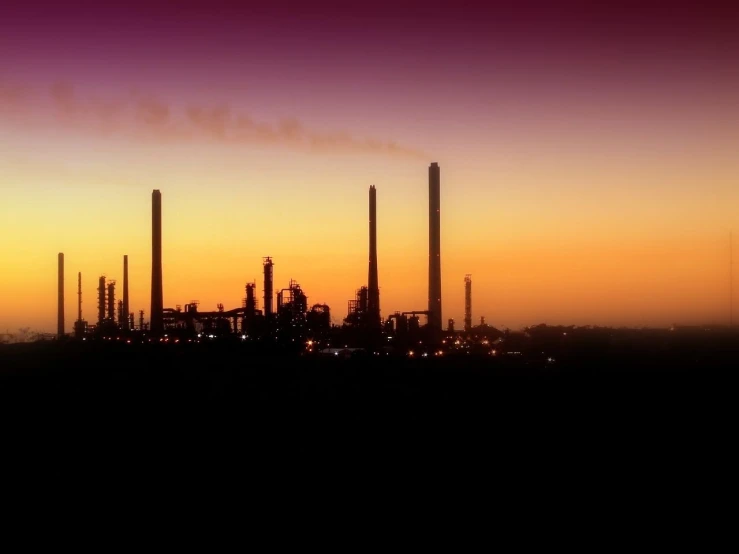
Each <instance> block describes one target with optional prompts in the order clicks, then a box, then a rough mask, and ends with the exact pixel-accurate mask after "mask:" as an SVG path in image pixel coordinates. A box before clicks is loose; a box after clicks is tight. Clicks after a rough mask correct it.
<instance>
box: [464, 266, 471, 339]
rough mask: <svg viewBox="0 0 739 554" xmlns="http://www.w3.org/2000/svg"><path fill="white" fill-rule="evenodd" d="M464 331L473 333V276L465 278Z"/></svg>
mask: <svg viewBox="0 0 739 554" xmlns="http://www.w3.org/2000/svg"><path fill="white" fill-rule="evenodd" d="M464 330H465V331H467V332H469V331H472V275H470V274H469V273H468V274H467V275H465V276H464Z"/></svg>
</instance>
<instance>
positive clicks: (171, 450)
mask: <svg viewBox="0 0 739 554" xmlns="http://www.w3.org/2000/svg"><path fill="white" fill-rule="evenodd" d="M440 180H441V179H440V168H439V166H438V164H436V163H432V164H431V165H430V167H429V197H428V199H429V261H428V304H427V306H419V307H418V309H411V310H408V311H400V312H392V313H390V314H389V315H383V312H382V302H381V296H380V283H379V280H378V264H379V259H381V257H380V252H381V249H380V245H378V241H377V188H376V187H375V186H374V185H372V186H370V187H369V198H368V200H369V229H368V230H369V241H368V242H369V244H368V246H369V263H368V273H367V284H366V285H361V286H360V287H359V288H357V289H356V293H355V297H354V298H353V299H350V300H349V301H348V309H347V312H346V315H345V316H344V317H343V322H342V324H341V325H333V324H332V320H331V313H332V312H331V308H330V307H329V306H327V305H325V304H313V305H310V304H309V302H308V294H307V292H306V291H304V290H303V289H302V287H301V286H300V284H299V283H298V282H297V281H296V280H294V279H290V280H289V282H288V284H287V286H286V287H284V288H277V287H276V286H275V284H274V266H275V260H274V259H273V258H272V257H271V256H264V257H263V258H262V265H263V281H262V283H261V290H262V296H261V298H259V285H258V284H257V283H256V282H247V283H246V284H245V288H244V292H245V296H244V298H243V302H242V305H241V306H237V307H228V308H227V307H226V306H223V305H222V304H219V305H218V307H217V310H215V311H203V310H200V309H199V308H200V307H199V305H198V303H197V302H194V301H193V302H189V303H187V304H185V305H184V306H180V305H177V306H175V307H165V306H164V303H163V292H164V287H165V286H166V281H165V280H164V279H163V274H164V272H163V267H162V252H163V249H164V248H165V247H166V246H165V245H166V240H165V237H164V236H163V234H162V202H163V201H164V198H163V195H162V193H161V191H159V190H154V191H153V193H152V250H151V251H152V265H151V267H152V274H151V305H150V313H149V318H148V321H147V319H146V317H145V316H146V314H145V312H144V310H139V311H138V317H136V313H135V312H133V311H131V307H130V305H129V292H128V291H129V272H128V262H129V260H128V256H127V255H124V256H123V292H122V298H121V299H120V300H118V301H117V300H116V298H117V297H116V285H117V281H116V280H111V279H107V278H106V277H105V276H100V277H99V278H98V285H97V314H96V320H95V321H94V322H90V321H88V320H86V319H85V318H84V317H83V313H82V295H83V279H82V277H83V276H82V275H81V274H80V273H78V274H77V314H76V315H77V317H76V321H75V322H74V328H73V331H72V332H71V333H67V332H66V329H65V312H64V305H65V303H64V300H65V299H64V282H65V256H64V253H59V255H58V287H59V288H58V313H57V315H58V328H57V334H56V335H55V336H54V338H53V340H42V341H38V342H34V343H25V344H0V377H2V378H3V380H2V385H3V386H1V387H0V405H3V406H5V407H8V406H18V409H19V410H22V413H25V414H32V416H33V417H35V418H37V419H33V417H32V418H31V419H26V420H25V421H24V423H23V425H22V426H21V427H23V428H27V429H29V431H26V430H24V431H22V432H21V433H20V434H21V435H22V436H23V438H25V437H27V436H32V437H34V440H35V441H37V443H39V444H46V443H48V444H57V442H58V441H59V440H60V437H64V440H65V441H67V442H66V443H65V445H63V447H67V448H70V446H69V441H70V440H72V438H73V439H74V440H76V441H78V442H77V443H76V444H74V446H73V447H74V448H76V449H78V451H79V452H82V451H85V450H86V449H90V448H93V449H94V450H95V451H96V454H95V455H96V456H99V454H97V452H98V451H99V450H100V448H101V447H100V444H101V441H107V442H108V443H109V444H108V445H107V447H106V448H108V449H109V450H110V451H112V452H115V454H114V455H111V456H110V462H109V463H110V464H111V466H112V467H116V468H120V471H119V473H120V474H121V475H128V476H136V479H143V480H144V481H146V480H150V479H152V476H151V474H150V472H149V471H148V469H144V470H142V469H141V467H142V466H137V463H138V462H137V460H132V459H126V458H119V457H117V456H118V452H124V451H126V449H128V451H130V452H131V453H132V456H134V457H137V459H138V458H141V459H143V457H145V458H146V459H147V460H150V459H151V457H152V454H153V453H154V454H156V455H165V456H166V457H167V459H169V460H171V461H170V462H169V463H168V464H167V466H166V471H165V473H166V474H167V475H173V476H179V477H182V479H184V480H189V479H192V476H193V475H198V476H203V475H205V476H206V477H208V478H209V479H211V478H212V476H213V475H227V476H228V478H229V479H231V478H233V476H234V475H242V474H244V464H246V463H249V464H252V465H251V466H250V467H253V464H255V463H257V464H259V467H260V468H261V469H259V470H258V471H259V472H261V473H252V474H251V475H275V474H277V475H279V476H280V478H281V479H282V478H284V476H285V475H293V474H294V472H295V467H301V468H304V467H305V465H304V464H305V463H306V461H308V460H326V459H327V457H330V458H331V462H332V463H331V464H329V465H324V466H322V468H321V470H322V471H324V472H326V471H328V472H329V473H331V474H332V475H336V474H340V473H341V472H342V471H347V470H348V469H349V468H352V470H353V471H355V470H356V468H357V467H359V465H357V464H360V463H361V464H362V465H366V464H369V466H371V467H372V468H373V469H372V471H373V472H374V471H375V470H376V469H377V468H378V467H383V464H384V465H385V466H387V464H388V460H392V461H393V462H398V461H399V460H402V459H405V458H407V457H408V456H411V457H413V458H416V459H418V461H419V467H426V465H427V464H428V462H429V460H433V461H434V462H436V463H438V462H439V461H441V460H447V459H454V460H456V461H459V460H463V459H465V456H468V457H469V456H472V457H474V458H475V459H478V458H479V456H480V455H482V454H483V453H485V452H486V451H487V449H488V448H490V447H492V446H494V447H495V448H498V451H497V452H498V455H503V454H504V455H505V456H504V458H502V459H505V460H509V461H510V460H512V461H513V462H512V463H518V460H523V461H524V462H525V463H531V460H540V459H544V458H542V452H543V451H545V452H546V454H547V455H548V454H549V453H553V452H555V453H556V452H558V451H561V450H562V449H569V452H577V451H580V450H581V449H586V450H588V453H590V451H591V450H592V449H593V444H594V440H602V441H604V442H608V447H609V448H612V447H613V444H614V443H613V441H612V439H611V437H612V436H613V434H614V433H615V432H618V433H619V435H618V436H619V437H623V436H628V437H629V440H630V441H633V440H637V439H638V440H642V439H644V440H651V437H652V435H651V431H650V429H651V427H650V426H653V425H656V423H653V422H654V421H657V420H658V419H659V418H661V417H663V416H664V414H669V417H670V418H671V420H670V421H671V422H672V424H673V425H672V427H670V428H669V429H665V427H664V426H662V427H660V433H661V435H660V436H661V437H662V438H663V439H664V437H666V436H668V435H667V434H666V433H674V436H675V437H677V434H678V432H679V440H680V441H681V442H680V443H681V444H682V443H683V442H682V441H684V440H685V434H684V430H685V429H694V428H697V424H696V422H697V421H699V419H697V418H696V416H695V414H696V412H697V411H699V417H700V418H703V419H704V421H705V422H706V425H705V426H703V427H701V428H708V429H712V430H716V429H720V427H719V426H718V425H717V424H716V422H717V421H719V422H720V421H728V420H730V419H731V418H727V417H725V414H724V413H722V410H723V411H725V410H726V409H728V406H730V405H731V403H730V402H729V401H724V400H721V401H716V400H715V399H716V397H715V395H714V394H713V393H709V392H707V391H709V390H714V388H717V390H720V391H724V392H728V391H729V390H733V389H730V388H729V387H725V386H724V385H723V380H724V379H725V378H726V376H728V375H731V374H733V371H734V370H735V368H736V367H739V334H738V333H737V328H736V327H734V326H731V325H729V326H723V327H716V326H714V327H705V326H697V327H671V328H666V329H613V328H598V327H574V326H568V327H563V326H548V325H537V326H531V327H527V328H525V329H523V330H521V331H510V330H505V331H501V330H498V329H496V328H494V327H492V326H489V325H487V324H486V323H485V320H484V318H483V317H481V318H480V324H479V325H473V320H472V306H473V303H472V301H473V298H472V292H473V291H472V275H470V274H465V275H461V276H460V280H459V284H460V287H461V286H464V292H465V294H464V313H465V316H464V323H463V326H462V329H455V325H454V321H453V320H451V319H450V320H448V324H447V326H446V328H442V311H441V310H442V295H441V228H440V213H441V205H440V186H441V185H440ZM260 300H261V307H260ZM421 317H425V321H422V320H421ZM706 399H710V400H706ZM703 400H706V401H705V402H703V404H701V405H700V407H699V403H700V402H702V401H703ZM686 405H689V406H691V410H692V411H690V410H688V411H686V410H685V406H686ZM624 406H627V408H628V409H627V410H626V409H625V408H624ZM15 413H20V412H15ZM660 421H661V420H660ZM616 430H618V431H616ZM70 437H71V438H70ZM121 437H123V438H121ZM676 440H677V439H676ZM122 445H125V446H122ZM192 445H197V452H195V453H194V454H193V446H192ZM440 445H443V450H442V449H440ZM144 453H145V456H144ZM296 456H299V457H300V458H299V461H298V462H297V463H295V460H296ZM46 458H47V456H41V457H39V458H38V459H46ZM69 459H70V460H73V459H74V458H69ZM346 459H351V460H352V462H351V463H349V464H346V465H345V466H342V463H343V462H340V463H333V462H335V461H336V460H346ZM546 463H547V464H549V463H551V460H549V459H548V458H547V459H546ZM62 464H63V462H62ZM285 464H287V465H289V466H290V467H285ZM337 466H342V467H337ZM83 467H84V468H85V469H81V468H83ZM107 467H108V466H106V465H104V464H98V465H96V466H95V467H92V468H90V466H83V465H80V464H79V463H77V462H74V463H69V464H67V465H60V464H56V465H54V467H53V470H54V471H56V472H57V473H56V474H55V475H57V476H58V477H60V478H62V477H66V476H69V475H79V474H83V476H89V475H90V472H93V474H94V472H102V474H103V475H102V476H103V477H104V476H105V475H106V473H105V472H106V471H107ZM521 467H526V466H525V465H524V466H521ZM547 467H549V466H547ZM137 468H138V469H137ZM204 468H208V471H205V470H204ZM276 468H278V469H276ZM327 468H328V469H327ZM516 470H517V471H520V468H517V469H516ZM43 471H46V472H48V471H49V469H48V468H47V467H44V468H43ZM137 471H138V473H137ZM251 471H254V470H253V469H252V470H251ZM372 474H374V473H372ZM394 475H395V476H396V477H397V472H395V473H394ZM179 477H178V478H179ZM183 482H185V481H183ZM227 485H228V486H230V483H227Z"/></svg>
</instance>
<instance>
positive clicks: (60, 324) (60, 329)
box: [56, 252, 64, 337]
mask: <svg viewBox="0 0 739 554" xmlns="http://www.w3.org/2000/svg"><path fill="white" fill-rule="evenodd" d="M58 261H59V267H58V274H57V277H58V284H59V290H58V298H57V300H58V303H57V322H56V333H57V335H59V337H63V336H64V254H63V253H61V252H59V258H58Z"/></svg>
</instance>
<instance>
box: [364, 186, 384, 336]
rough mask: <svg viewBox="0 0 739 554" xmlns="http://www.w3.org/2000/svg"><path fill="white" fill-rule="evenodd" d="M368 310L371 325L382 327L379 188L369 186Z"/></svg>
mask: <svg viewBox="0 0 739 554" xmlns="http://www.w3.org/2000/svg"><path fill="white" fill-rule="evenodd" d="M367 289H368V290H367V292H368V294H367V311H368V316H369V318H368V323H369V325H370V327H373V328H378V329H379V328H380V325H381V321H380V286H379V284H378V279H377V190H376V189H375V185H370V188H369V276H368V278H367Z"/></svg>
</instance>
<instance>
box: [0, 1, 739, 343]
mask: <svg viewBox="0 0 739 554" xmlns="http://www.w3.org/2000/svg"><path fill="white" fill-rule="evenodd" d="M553 4H555V3H552V2H531V1H529V2H527V1H519V2H494V1H490V2H485V3H482V2H465V1H461V0H460V1H456V2H444V1H439V2H403V1H396V2H392V3H385V2H381V1H376V2H361V1H358V2H322V1H321V2H294V1H284V2H279V3H270V2H259V3H252V2H246V1H244V2H230V3H229V2H220V1H218V0H212V1H210V2H195V1H188V0H183V1H180V2H176V3H175V2H167V3H164V2H156V1H151V2H137V1H130V2H125V3H118V2H115V1H111V2H105V3H103V2H67V3H59V2H48V3H43V2H33V1H26V2H15V1H14V0H11V1H10V2H4V3H3V13H2V17H0V234H1V236H2V237H3V240H2V242H1V243H0V244H2V246H0V332H5V330H9V331H10V332H14V331H15V330H17V329H19V328H22V327H31V328H33V329H35V330H38V331H41V332H54V331H55V329H56V287H57V274H56V264H57V254H58V253H59V252H64V254H65V261H66V268H65V269H66V271H65V276H66V286H65V295H66V303H65V307H66V327H67V330H69V331H71V329H72V324H73V321H74V319H75V318H76V311H77V310H76V285H77V282H76V281H77V272H81V273H82V279H83V305H82V309H83V317H84V318H85V319H87V320H89V321H94V320H95V317H96V316H95V314H96V311H95V298H96V292H95V288H96V286H97V280H98V277H99V276H101V275H105V276H106V277H107V278H108V279H116V280H117V281H118V282H119V283H121V281H122V276H123V275H122V273H123V268H122V266H123V262H122V259H123V255H128V257H129V265H130V289H131V302H130V307H131V310H132V311H135V312H136V313H137V314H138V311H139V310H141V309H143V310H145V312H146V316H145V317H146V318H147V319H148V312H149V308H150V298H149V295H150V283H151V223H150V218H151V192H152V190H154V189H158V190H160V191H161V193H162V204H163V208H162V210H163V241H164V248H163V251H164V304H165V307H175V306H176V305H178V304H180V305H184V304H186V303H188V302H190V301H192V300H197V301H199V302H200V306H201V309H203V310H214V309H216V305H217V304H218V303H223V304H224V305H225V306H226V309H230V308H233V307H239V306H241V302H242V298H243V297H244V296H245V292H244V288H245V284H246V283H247V282H252V281H256V282H257V284H258V290H259V291H260V293H259V294H260V295H261V290H262V281H261V273H262V258H263V257H264V256H271V257H272V258H273V260H274V264H275V266H274V275H275V289H276V290H279V289H281V288H285V287H287V286H288V284H289V281H290V280H291V279H294V280H296V281H297V282H298V283H299V284H300V285H301V287H302V288H303V290H304V291H305V292H306V294H307V296H308V301H309V304H313V303H326V304H328V305H329V306H330V307H331V312H332V317H333V320H334V323H336V324H339V323H341V320H342V319H343V317H344V316H345V315H346V310H347V302H348V300H350V299H353V298H354V294H355V290H356V289H358V288H359V287H360V286H362V285H366V283H367V252H368V215H367V210H368V208H367V206H368V189H369V186H370V185H373V184H374V185H375V186H376V187H377V209H378V217H377V219H378V258H379V263H378V267H379V282H380V304H381V309H382V313H383V315H384V316H387V315H389V314H391V313H392V312H394V311H396V310H399V311H406V310H423V309H425V308H426V306H427V278H428V166H429V165H430V163H432V162H437V163H439V165H440V167H441V234H442V253H441V260H442V308H443V314H442V317H443V321H444V322H446V320H447V319H448V318H453V319H454V320H455V321H456V322H457V326H458V327H459V326H461V324H462V322H463V318H464V277H465V275H466V274H470V275H471V276H472V291H473V299H472V316H473V321H474V322H475V323H478V322H479V321H480V317H481V316H484V317H485V320H486V322H487V323H488V324H490V325H494V326H496V327H499V328H511V329H517V328H521V327H523V326H526V325H535V324H539V323H548V324H553V325H556V324H561V325H589V324H592V325H616V326H622V325H628V326H661V325H669V324H672V323H682V324H692V323H725V322H726V321H727V320H728V314H729V300H728V299H729V290H730V285H729V283H730V277H729V274H730V272H729V267H730V261H729V260H730V255H729V253H730V247H729V244H730V239H729V237H730V233H731V232H732V231H733V232H734V233H735V235H736V240H735V242H736V243H739V156H737V151H738V149H739V33H737V32H736V29H738V28H739V9H737V8H735V7H732V6H731V4H730V3H722V4H718V3H717V4H711V3H710V2H700V3H698V2H694V3H681V2H679V1H677V2H651V1H648V0H647V1H643V2H628V1H627V2H618V3H612V4H611V3H608V2H598V3H594V2H588V3H585V2H567V1H563V2H558V3H556V6H555V5H553ZM737 253H738V254H737V256H735V258H736V257H739V249H737ZM735 273H736V272H735ZM120 290H121V289H120V287H119V291H120ZM119 294H120V292H119ZM261 305H262V302H261V300H260V306H261Z"/></svg>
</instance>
